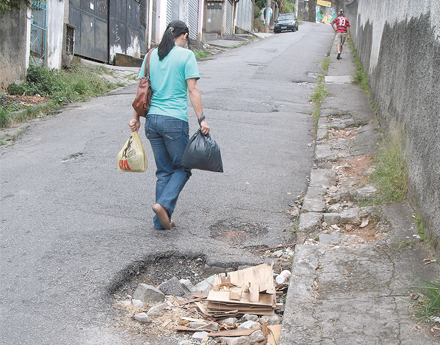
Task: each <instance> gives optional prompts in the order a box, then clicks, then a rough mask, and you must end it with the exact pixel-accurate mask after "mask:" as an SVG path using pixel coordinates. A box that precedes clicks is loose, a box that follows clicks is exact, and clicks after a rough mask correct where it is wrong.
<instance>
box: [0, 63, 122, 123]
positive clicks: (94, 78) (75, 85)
mask: <svg viewBox="0 0 440 345" xmlns="http://www.w3.org/2000/svg"><path fill="white" fill-rule="evenodd" d="M103 73H104V74H111V73H112V72H110V71H109V70H108V69H107V68H105V67H86V66H82V65H75V66H74V67H72V68H70V69H67V70H56V69H47V68H44V67H40V66H30V67H29V69H28V71H27V77H26V81H25V82H24V83H22V84H16V83H12V84H10V85H9V87H8V93H9V94H10V95H36V94H39V95H41V96H44V97H48V98H49V99H50V101H49V102H48V103H47V104H46V105H45V106H40V107H36V108H35V109H28V111H24V112H20V113H18V114H15V113H14V112H15V111H16V110H18V109H19V107H15V108H11V106H7V107H1V108H0V127H1V128H4V127H8V126H9V125H10V124H11V123H12V122H22V121H25V120H27V119H31V118H34V117H35V116H37V115H38V114H40V113H41V112H45V111H47V110H49V111H50V110H53V109H54V108H56V107H59V106H60V105H63V104H67V103H70V102H76V101H86V100H87V99H89V98H91V97H97V96H101V95H103V94H105V93H107V92H109V91H110V90H112V89H114V88H116V87H117V85H116V84H114V83H110V82H108V81H107V80H105V79H104V78H103V77H101V74H103Z"/></svg>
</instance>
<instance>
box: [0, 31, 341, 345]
mask: <svg viewBox="0 0 440 345" xmlns="http://www.w3.org/2000/svg"><path fill="white" fill-rule="evenodd" d="M332 38H333V34H332V30H330V28H329V27H327V26H324V25H319V24H311V23H304V25H301V27H300V30H299V31H298V32H295V33H283V34H280V35H274V36H271V37H268V38H266V39H264V40H260V41H255V42H252V43H250V44H248V45H246V46H242V47H240V48H237V49H232V50H229V51H225V52H223V53H221V54H218V55H216V56H214V57H213V58H212V59H208V60H206V61H201V62H199V69H200V73H201V80H200V82H199V87H200V89H201V92H202V100H203V104H204V108H205V113H206V116H207V119H208V120H209V124H210V126H211V128H212V135H213V137H214V139H215V140H216V141H217V142H218V143H219V145H220V147H221V150H222V157H223V163H224V170H225V172H224V173H223V174H215V173H208V172H202V171H194V173H193V176H192V177H191V179H190V181H189V183H188V185H187V186H186V187H185V189H184V191H183V193H182V194H181V197H180V199H179V202H178V205H177V208H176V211H175V219H176V222H177V227H176V228H175V229H173V230H172V231H169V232H162V231H155V230H154V229H153V228H152V222H151V218H152V216H153V213H152V211H151V208H150V207H151V205H152V203H153V201H154V194H153V193H154V183H155V178H154V170H155V166H154V160H153V158H152V153H151V149H150V147H149V145H148V142H147V141H146V139H145V136H144V134H143V133H142V135H141V138H142V139H143V141H144V144H145V146H146V150H147V156H148V157H149V165H150V167H149V169H148V171H147V172H146V173H144V174H130V173H120V172H118V171H117V153H118V151H119V150H120V148H121V147H122V145H123V144H124V142H125V141H126V139H127V137H128V136H129V128H128V121H129V119H130V117H131V102H132V99H133V97H134V94H135V90H136V85H135V84H133V85H131V86H128V87H126V88H124V89H120V90H118V91H116V92H113V93H111V94H109V95H107V96H105V97H100V98H97V99H92V100H90V101H89V102H87V103H77V104H71V105H70V106H68V107H66V108H65V109H63V110H62V111H61V113H59V114H57V115H55V116H52V117H46V118H43V119H40V120H38V121H34V122H32V124H30V126H29V129H28V130H27V131H26V132H24V133H23V134H21V135H20V137H19V138H18V140H17V141H16V142H15V143H14V144H13V145H11V146H8V147H2V148H1V158H0V159H1V166H2V167H1V170H0V176H1V179H0V181H1V182H0V183H1V191H0V198H1V222H0V226H1V240H0V254H1V261H0V274H1V286H0V329H1V333H0V343H2V344H124V343H130V341H129V340H127V335H126V333H124V332H123V331H122V330H118V329H117V328H114V327H113V326H114V325H113V322H114V320H113V309H112V299H111V294H110V292H111V291H112V289H113V288H115V286H118V285H120V284H122V283H124V281H125V279H128V278H129V276H130V275H136V273H137V269H138V268H139V267H141V266H142V265H145V264H148V262H149V261H150V260H153V259H154V258H155V257H158V256H160V255H163V254H164V253H171V254H172V255H176V257H178V256H182V255H188V256H190V257H193V256H203V257H204V258H205V260H206V264H208V265H209V266H212V267H221V268H226V267H230V266H233V265H241V264H256V263H260V262H261V261H262V260H263V259H262V258H261V257H259V256H257V255H255V254H254V253H253V252H252V250H250V248H255V247H263V246H268V247H273V246H276V245H278V244H283V243H290V242H289V241H291V240H292V236H294V235H293V232H292V231H289V227H290V224H291V219H290V217H289V216H288V215H286V213H285V211H286V210H288V209H289V203H292V202H293V201H294V200H296V198H297V196H298V195H301V194H303V193H305V191H306V189H307V176H308V175H309V174H310V169H311V167H312V164H313V162H312V158H313V147H311V143H312V141H313V136H312V128H313V120H312V118H311V116H310V115H309V112H311V110H312V106H311V105H310V104H309V101H308V100H309V97H310V95H311V94H312V93H313V89H312V87H313V85H314V82H315V76H316V75H317V74H319V73H320V72H321V66H320V62H321V61H322V60H324V58H325V55H326V53H327V52H328V51H329V47H330V44H331V41H332ZM190 118H191V120H190V131H191V132H193V131H195V130H196V128H197V127H196V126H197V123H196V119H195V116H194V114H193V112H192V110H190ZM237 222H238V223H242V224H251V225H252V226H254V227H256V228H259V227H261V228H263V229H266V230H267V231H265V232H262V233H261V234H255V235H254V236H247V237H245V238H244V239H243V241H241V242H240V243H235V244H231V245H228V244H226V243H225V242H223V241H220V240H218V239H215V238H213V237H212V236H211V231H212V229H213V228H212V227H213V226H215V225H216V226H218V224H226V226H227V224H236V223H237ZM286 229H287V230H286ZM182 278H184V277H182ZM163 344H166V340H163V341H162V345H163Z"/></svg>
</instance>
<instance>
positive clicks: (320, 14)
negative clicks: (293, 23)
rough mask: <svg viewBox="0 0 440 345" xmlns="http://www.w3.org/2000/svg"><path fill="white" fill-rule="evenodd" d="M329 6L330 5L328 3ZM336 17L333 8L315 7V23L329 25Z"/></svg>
mask: <svg viewBox="0 0 440 345" xmlns="http://www.w3.org/2000/svg"><path fill="white" fill-rule="evenodd" d="M330 6H331V3H330ZM336 16H337V13H336V10H335V9H334V8H333V7H327V6H321V5H316V22H317V23H322V24H330V23H331V22H332V20H333V19H335V18H336Z"/></svg>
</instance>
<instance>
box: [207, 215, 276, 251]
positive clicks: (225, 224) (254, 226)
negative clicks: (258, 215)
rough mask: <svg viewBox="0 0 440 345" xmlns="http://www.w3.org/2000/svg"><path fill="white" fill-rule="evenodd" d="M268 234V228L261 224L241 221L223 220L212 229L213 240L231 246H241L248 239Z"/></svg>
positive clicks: (212, 226)
mask: <svg viewBox="0 0 440 345" xmlns="http://www.w3.org/2000/svg"><path fill="white" fill-rule="evenodd" d="M267 233H268V229H267V227H265V226H263V225H261V224H259V223H250V222H243V221H241V220H239V219H226V220H221V221H219V222H217V223H216V224H214V225H211V227H210V234H211V237H212V238H214V239H217V240H220V241H222V242H226V243H228V244H229V245H240V244H241V243H242V242H243V241H245V240H246V239H247V238H248V237H255V236H262V235H265V234H267Z"/></svg>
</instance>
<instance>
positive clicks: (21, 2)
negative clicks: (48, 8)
mask: <svg viewBox="0 0 440 345" xmlns="http://www.w3.org/2000/svg"><path fill="white" fill-rule="evenodd" d="M42 2H46V1H45V0H42ZM23 6H28V7H30V6H31V0H2V1H1V2H0V15H1V14H5V13H6V11H10V10H12V11H14V10H19V9H21V8H22V7H23Z"/></svg>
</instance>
